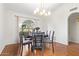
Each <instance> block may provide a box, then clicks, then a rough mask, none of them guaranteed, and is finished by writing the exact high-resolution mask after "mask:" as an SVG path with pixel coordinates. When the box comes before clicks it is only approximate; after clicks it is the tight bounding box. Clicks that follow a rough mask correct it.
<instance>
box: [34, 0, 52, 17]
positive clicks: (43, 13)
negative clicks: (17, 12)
mask: <svg viewBox="0 0 79 59" xmlns="http://www.w3.org/2000/svg"><path fill="white" fill-rule="evenodd" d="M34 14H36V15H40V16H49V15H51V12H50V11H49V10H47V9H45V8H44V1H43V0H42V2H41V8H36V9H35V10H34Z"/></svg>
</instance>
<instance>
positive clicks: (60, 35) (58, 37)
mask: <svg viewBox="0 0 79 59" xmlns="http://www.w3.org/2000/svg"><path fill="white" fill-rule="evenodd" d="M74 7H79V4H63V5H62V6H61V7H60V8H58V9H57V10H56V11H54V12H52V15H51V16H49V17H45V18H44V20H46V22H47V24H46V25H47V26H48V27H47V28H49V27H50V28H51V30H53V29H54V30H55V41H56V42H59V43H62V44H65V45H68V39H69V37H68V17H69V15H70V14H71V13H73V12H79V9H77V10H74V11H70V9H72V8H74ZM45 29H46V28H45ZM46 30H47V29H46Z"/></svg>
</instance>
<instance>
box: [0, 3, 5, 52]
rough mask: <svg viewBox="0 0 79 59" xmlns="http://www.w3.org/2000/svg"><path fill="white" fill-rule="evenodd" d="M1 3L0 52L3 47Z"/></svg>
mask: <svg viewBox="0 0 79 59" xmlns="http://www.w3.org/2000/svg"><path fill="white" fill-rule="evenodd" d="M3 43H4V39H3V4H0V52H1V50H2V48H3Z"/></svg>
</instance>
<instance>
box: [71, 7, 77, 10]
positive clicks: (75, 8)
mask: <svg viewBox="0 0 79 59" xmlns="http://www.w3.org/2000/svg"><path fill="white" fill-rule="evenodd" d="M77 9H78V8H77V7H74V8H72V9H70V11H74V10H77Z"/></svg>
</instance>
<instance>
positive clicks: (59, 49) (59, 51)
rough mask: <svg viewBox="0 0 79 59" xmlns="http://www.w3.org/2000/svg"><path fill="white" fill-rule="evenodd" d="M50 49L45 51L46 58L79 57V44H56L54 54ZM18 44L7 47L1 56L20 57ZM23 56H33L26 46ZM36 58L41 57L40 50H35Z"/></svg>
mask: <svg viewBox="0 0 79 59" xmlns="http://www.w3.org/2000/svg"><path fill="white" fill-rule="evenodd" d="M49 46H50V47H48V48H46V49H45V50H44V56H79V44H77V43H69V45H68V46H66V45H63V44H60V43H56V42H55V43H54V53H53V52H52V48H51V45H49ZM18 48H19V45H18V44H11V45H7V46H6V47H5V48H4V49H3V51H2V53H1V56H16V55H18V53H17V51H18V50H19V49H18ZM23 55H24V56H33V54H32V52H31V51H30V49H29V50H28V49H27V46H24V49H23ZM34 56H41V51H40V50H35V54H34Z"/></svg>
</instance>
